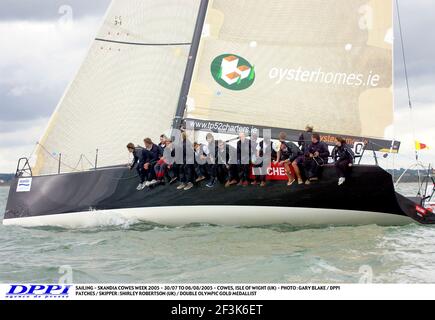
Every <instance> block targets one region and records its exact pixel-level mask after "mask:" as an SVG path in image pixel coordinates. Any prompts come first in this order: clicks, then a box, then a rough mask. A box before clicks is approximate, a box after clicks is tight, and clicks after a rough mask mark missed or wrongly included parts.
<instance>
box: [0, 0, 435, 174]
mask: <svg viewBox="0 0 435 320" xmlns="http://www.w3.org/2000/svg"><path fill="white" fill-rule="evenodd" d="M399 2H400V6H401V15H402V25H403V29H404V39H405V46H406V51H407V59H408V67H409V70H408V71H409V75H410V79H409V80H410V85H411V90H412V91H411V93H412V97H413V101H414V106H415V108H416V109H417V110H420V112H421V113H422V115H421V116H422V117H425V116H424V114H425V113H424V112H423V111H424V110H429V111H432V110H434V109H435V58H434V57H435V31H434V30H435V18H434V17H435V3H434V1H433V0H400V1H399ZM0 4H1V8H2V9H1V10H0V33H3V38H2V35H1V34H0V41H1V39H5V40H3V41H5V42H6V43H2V52H1V53H0V172H2V171H11V170H13V167H14V165H12V164H15V161H16V158H18V157H20V156H23V155H26V154H27V153H30V152H31V149H32V144H33V143H34V142H35V140H37V139H38V138H35V137H33V136H32V135H38V134H40V131H41V130H42V129H41V128H43V127H44V124H45V123H46V122H47V119H48V117H49V116H50V115H51V113H52V112H53V110H54V108H55V107H56V105H57V103H58V101H59V100H60V98H61V96H62V94H63V92H64V90H65V88H66V86H67V85H68V83H69V82H70V80H71V79H72V77H73V76H74V74H75V72H76V71H77V68H78V67H79V66H80V62H81V60H82V59H83V58H84V56H85V54H86V50H87V48H88V46H89V44H90V42H91V40H92V38H93V36H94V35H95V33H96V31H97V29H98V25H99V24H100V23H101V19H102V17H103V15H104V13H105V12H106V9H107V8H108V6H109V4H110V0H92V1H90V0H71V1H65V0H19V1H17V0H0ZM64 5H69V6H71V8H72V9H73V17H74V30H73V31H70V32H66V33H64V34H63V35H62V37H59V35H58V33H56V32H54V31H53V30H52V29H53V26H56V21H58V20H59V18H60V17H61V16H62V13H60V12H59V8H60V7H62V6H64ZM33 26H35V27H33ZM36 26H37V27H36ZM396 26H397V23H396ZM38 30H39V31H38ZM38 32H39V33H38ZM5 33H7V34H5ZM9 33H10V34H11V35H10V36H8V35H9ZM34 37H38V41H35V39H34ZM50 37H51V38H50ZM44 38H47V39H46V40H47V41H46V42H44ZM395 38H396V42H395V44H396V47H395V87H396V90H395V95H396V101H395V107H396V110H399V111H400V110H402V111H401V112H402V114H403V115H404V116H403V117H402V118H403V119H404V120H403V121H402V122H404V123H405V125H406V120H407V118H406V117H405V116H406V107H407V98H406V90H405V82H404V77H403V74H404V73H403V62H402V57H401V51H400V42H399V41H398V40H399V34H398V28H397V27H396V28H395ZM9 47H10V48H13V50H15V51H10V52H8V49H9ZM11 50H12V49H11ZM60 60H62V61H60ZM431 114H432V115H433V116H434V117H435V112H432V113H431ZM429 117H430V116H429ZM427 120H428V119H426V118H425V119H422V121H427ZM415 121H416V122H417V123H418V122H419V119H415ZM428 123H429V126H430V125H431V123H432V122H431V121H428ZM432 127H435V126H433V125H432ZM423 136H424V137H427V136H428V134H426V135H423ZM425 142H426V143H428V144H432V145H433V147H434V148H435V139H432V141H425ZM11 146H14V148H11ZM6 154H7V155H6ZM432 155H433V154H432ZM434 160H435V159H434ZM431 162H434V161H431Z"/></svg>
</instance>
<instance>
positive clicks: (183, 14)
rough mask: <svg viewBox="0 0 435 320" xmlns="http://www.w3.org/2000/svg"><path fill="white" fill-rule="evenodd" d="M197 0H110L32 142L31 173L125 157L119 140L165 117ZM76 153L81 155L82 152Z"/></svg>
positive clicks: (161, 127) (175, 93)
mask: <svg viewBox="0 0 435 320" xmlns="http://www.w3.org/2000/svg"><path fill="white" fill-rule="evenodd" d="M199 4H200V0H164V1H162V0H114V1H113V2H112V4H111V7H110V8H109V11H108V13H107V16H106V18H105V21H104V24H103V26H102V28H101V30H100V31H99V33H98V35H97V39H96V40H95V41H94V43H93V44H92V47H91V49H90V51H89V53H88V56H87V57H86V59H85V61H84V63H83V65H82V66H81V68H80V70H79V72H78V74H77V76H76V77H75V79H74V81H73V82H72V83H71V85H70V87H69V88H68V90H67V92H66V93H65V95H64V97H63V98H62V100H61V102H60V104H59V106H58V107H57V109H56V111H55V112H54V114H53V116H52V118H51V120H50V123H49V125H48V127H47V129H46V131H45V133H44V135H43V137H42V139H41V140H40V142H39V146H38V148H37V151H36V165H35V166H34V173H35V174H51V173H56V172H57V169H58V157H59V154H62V166H61V170H62V172H71V171H74V168H75V167H76V165H77V164H78V162H79V160H80V159H81V158H82V159H86V160H83V161H82V164H81V165H80V166H79V169H82V165H83V166H84V169H88V168H90V167H92V163H93V159H94V157H95V153H96V149H98V150H99V156H98V164H99V166H111V165H117V164H122V163H125V162H126V149H125V145H126V144H127V143H128V142H130V141H131V142H134V143H140V142H142V141H143V139H144V138H146V137H151V138H153V139H155V138H157V137H159V135H160V134H162V133H164V132H167V131H168V130H169V129H170V127H171V123H172V119H173V117H174V113H175V109H176V107H177V103H178V100H179V97H180V90H181V85H182V81H183V77H184V74H185V69H186V64H187V62H188V59H189V50H190V47H191V44H190V43H191V41H192V37H193V33H194V29H195V23H196V19H197V16H198V9H199ZM82 155H84V157H83V156H82Z"/></svg>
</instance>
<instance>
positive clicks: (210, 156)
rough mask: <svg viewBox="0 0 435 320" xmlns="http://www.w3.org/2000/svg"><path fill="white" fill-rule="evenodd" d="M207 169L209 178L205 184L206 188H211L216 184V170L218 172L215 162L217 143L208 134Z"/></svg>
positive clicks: (216, 162) (211, 135)
mask: <svg viewBox="0 0 435 320" xmlns="http://www.w3.org/2000/svg"><path fill="white" fill-rule="evenodd" d="M206 140H207V152H206V153H207V168H208V171H207V172H208V175H209V176H210V180H209V181H208V183H207V184H206V187H208V188H213V187H214V186H215V184H216V180H217V173H218V172H217V170H218V161H217V153H218V143H217V142H216V140H215V139H214V136H213V134H211V133H208V134H207V137H206Z"/></svg>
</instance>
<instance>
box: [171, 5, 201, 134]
mask: <svg viewBox="0 0 435 320" xmlns="http://www.w3.org/2000/svg"><path fill="white" fill-rule="evenodd" d="M208 3H209V0H201V4H200V6H199V12H198V19H197V20H196V25H195V32H194V33H193V39H192V45H191V47H190V52H189V59H188V62H187V65H186V72H185V74H184V79H183V84H182V86H181V92H180V98H179V100H178V106H177V109H176V111H175V117H174V121H173V123H172V130H174V129H179V128H180V127H181V122H182V121H183V118H184V111H185V109H186V104H187V96H188V95H189V90H190V84H191V81H192V77H193V71H194V69H195V62H196V58H197V55H198V49H199V44H200V41H201V35H202V30H203V27H204V23H205V18H206V15H207V8H208Z"/></svg>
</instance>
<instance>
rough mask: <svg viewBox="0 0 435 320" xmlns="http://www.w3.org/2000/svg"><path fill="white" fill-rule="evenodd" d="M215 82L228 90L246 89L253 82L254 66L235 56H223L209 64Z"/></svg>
mask: <svg viewBox="0 0 435 320" xmlns="http://www.w3.org/2000/svg"><path fill="white" fill-rule="evenodd" d="M211 74H212V76H213V78H214V79H215V81H216V82H217V83H219V84H220V85H221V86H222V87H224V88H227V89H229V90H234V91H240V90H245V89H248V88H249V87H250V86H252V84H253V83H254V81H255V66H253V65H251V64H250V63H249V62H248V61H247V60H246V59H244V58H242V57H240V56H237V55H235V54H223V55H220V56H219V57H216V58H215V59H214V60H213V62H212V64H211Z"/></svg>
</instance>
